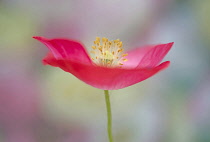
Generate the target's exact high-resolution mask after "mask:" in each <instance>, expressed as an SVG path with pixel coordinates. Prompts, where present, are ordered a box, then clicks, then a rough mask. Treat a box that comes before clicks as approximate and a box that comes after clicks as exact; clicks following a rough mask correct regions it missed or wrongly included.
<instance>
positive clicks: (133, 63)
mask: <svg viewBox="0 0 210 142" xmlns="http://www.w3.org/2000/svg"><path fill="white" fill-rule="evenodd" d="M152 47H153V46H146V47H139V48H136V49H132V50H130V51H128V52H125V53H127V54H128V56H126V57H125V58H126V59H128V61H126V62H124V63H123V67H129V68H135V67H137V66H138V65H139V62H140V61H141V59H142V58H143V57H144V55H145V54H146V53H147V52H148V51H149V50H150V49H151V48H152Z"/></svg>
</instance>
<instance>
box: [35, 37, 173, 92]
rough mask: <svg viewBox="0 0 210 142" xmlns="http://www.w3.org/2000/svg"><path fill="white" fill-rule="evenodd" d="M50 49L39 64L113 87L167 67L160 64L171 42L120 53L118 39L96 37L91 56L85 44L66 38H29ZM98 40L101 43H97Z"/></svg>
mask: <svg viewBox="0 0 210 142" xmlns="http://www.w3.org/2000/svg"><path fill="white" fill-rule="evenodd" d="M33 38H35V39H37V40H39V41H40V42H42V43H44V44H45V45H46V46H47V47H48V48H49V50H50V52H49V53H48V55H47V56H46V57H45V58H44V59H43V63H44V64H45V65H46V64H48V65H51V66H54V67H60V68H61V69H63V70H64V71H66V72H69V73H71V74H73V75H74V76H76V77H77V78H78V79H80V80H82V81H84V82H85V83H87V84H89V85H91V86H93V87H96V88H99V89H103V90H117V89H121V88H125V87H128V86H131V85H133V84H136V83H138V82H141V81H143V80H145V79H147V78H149V77H151V76H153V75H154V74H156V73H158V72H159V71H161V70H163V69H165V68H167V67H168V66H169V64H170V61H166V62H163V63H161V64H160V62H161V61H162V59H163V58H164V56H165V55H166V54H167V53H168V51H169V50H170V49H171V47H172V45H173V42H171V43H167V44H159V45H155V46H148V47H143V48H137V49H134V50H131V51H128V52H127V53H126V54H122V52H123V48H122V42H121V41H119V40H114V41H108V39H106V38H102V40H100V38H96V41H94V44H95V46H92V48H93V51H92V53H93V54H94V56H93V58H90V55H89V54H88V53H87V51H86V49H85V47H84V46H83V45H82V44H81V43H80V42H77V41H73V40H68V39H46V38H44V37H33ZM101 43H102V44H101Z"/></svg>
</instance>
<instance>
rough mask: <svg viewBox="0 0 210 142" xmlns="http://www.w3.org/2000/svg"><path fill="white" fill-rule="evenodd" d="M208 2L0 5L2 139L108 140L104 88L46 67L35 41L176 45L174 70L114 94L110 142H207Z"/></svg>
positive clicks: (28, 0)
mask: <svg viewBox="0 0 210 142" xmlns="http://www.w3.org/2000/svg"><path fill="white" fill-rule="evenodd" d="M209 15H210V1H209V0H202V1H201V0H192V1H187V0H186V1H181V0H149V1H144V0H129V1H125V0H124V1H120V0H107V1H103V0H97V1H96V0H78V1H74V0H69V1H67V0H66V1H65V0H60V1H56V0H45V1H41V0H1V1H0V141H1V142H107V141H108V140H107V133H106V121H107V120H106V106H105V98H104V94H103V93H104V92H103V90H99V89H96V88H93V87H91V86H89V85H86V84H85V83H83V82H82V81H80V80H78V79H77V78H75V77H74V76H73V75H71V74H69V73H67V72H64V71H63V70H61V69H59V68H55V67H50V66H44V65H43V64H42V62H41V60H42V58H43V57H44V56H45V55H46V54H47V52H48V50H47V48H46V47H45V46H44V45H43V44H41V43H39V42H38V41H36V40H34V39H32V36H44V37H47V38H56V37H65V38H70V39H75V40H79V41H81V42H82V43H84V45H86V47H87V49H89V48H90V47H91V45H92V43H93V41H94V40H95V37H96V36H99V37H107V38H109V39H110V40H112V39H118V38H119V39H120V40H122V41H123V45H124V48H125V49H126V50H129V49H132V48H135V47H138V46H142V45H145V44H158V43H168V42H175V44H174V46H173V48H172V50H171V51H170V52H169V53H168V55H167V56H166V57H165V59H164V60H170V61H171V65H170V67H169V68H168V69H167V70H164V71H162V72H160V73H158V74H157V75H155V76H154V77H152V78H149V79H148V80H145V81H143V82H141V83H138V84H136V85H133V86H130V87H127V88H124V89H121V90H115V91H111V92H110V93H111V94H110V99H111V104H112V113H113V114H112V116H113V135H114V140H115V142H209V141H210V135H209V131H210V121H209V120H210V111H209V110H210V93H209V92H210V87H209V86H210V64H209V63H210V56H209V55H210V26H209V25H210V17H209Z"/></svg>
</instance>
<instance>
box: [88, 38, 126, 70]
mask: <svg viewBox="0 0 210 142" xmlns="http://www.w3.org/2000/svg"><path fill="white" fill-rule="evenodd" d="M93 43H94V46H92V49H93V50H92V51H91V53H92V54H93V58H92V60H93V61H94V62H95V63H96V64H98V65H100V66H106V67H114V66H119V65H120V66H122V65H123V64H122V63H121V61H123V62H125V61H127V59H125V58H124V57H125V56H127V55H128V54H123V50H124V49H123V48H122V46H123V43H122V42H121V41H120V40H119V39H116V40H113V41H109V40H108V39H107V38H105V37H103V38H99V37H96V40H95V41H94V42H93Z"/></svg>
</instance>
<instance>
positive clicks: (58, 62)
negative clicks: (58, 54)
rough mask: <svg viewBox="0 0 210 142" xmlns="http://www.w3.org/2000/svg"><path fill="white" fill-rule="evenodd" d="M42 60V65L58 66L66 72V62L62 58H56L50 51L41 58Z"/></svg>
mask: <svg viewBox="0 0 210 142" xmlns="http://www.w3.org/2000/svg"><path fill="white" fill-rule="evenodd" d="M42 62H43V64H44V65H51V66H54V67H60V68H61V69H63V70H64V71H66V72H68V69H67V68H66V63H65V62H64V60H57V59H56V58H55V57H54V55H53V54H52V53H51V52H49V53H48V54H47V56H46V57H45V58H44V59H43V60H42Z"/></svg>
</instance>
